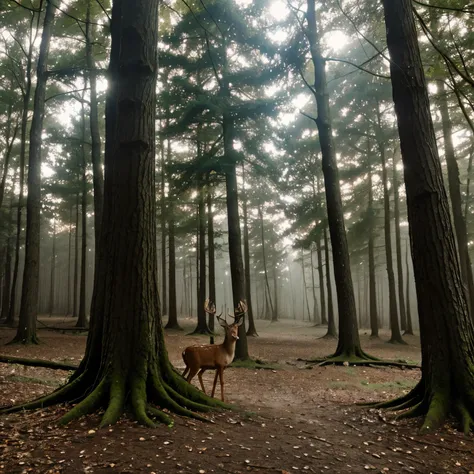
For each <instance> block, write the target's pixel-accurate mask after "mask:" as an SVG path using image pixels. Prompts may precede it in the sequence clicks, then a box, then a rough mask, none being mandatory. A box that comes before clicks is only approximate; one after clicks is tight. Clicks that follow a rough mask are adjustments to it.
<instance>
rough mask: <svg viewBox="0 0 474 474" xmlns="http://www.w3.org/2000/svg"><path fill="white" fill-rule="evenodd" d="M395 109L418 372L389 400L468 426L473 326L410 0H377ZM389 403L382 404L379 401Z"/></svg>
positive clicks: (429, 418)
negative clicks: (417, 323)
mask: <svg viewBox="0 0 474 474" xmlns="http://www.w3.org/2000/svg"><path fill="white" fill-rule="evenodd" d="M383 5H384V8H385V23H386V27H387V44H388V49H389V52H390V57H391V59H392V61H393V62H392V63H391V77H392V87H393V99H394V102H395V112H396V115H397V119H398V130H399V134H400V143H401V149H402V158H403V164H404V165H405V185H406V191H407V208H408V222H409V225H410V239H411V248H412V257H413V268H414V272H415V283H416V290H417V296H418V313H419V318H420V336H421V350H422V378H421V381H420V383H419V384H418V385H417V387H416V388H415V389H413V390H412V391H411V392H410V393H409V394H407V395H406V396H404V397H402V399H399V400H397V401H393V402H390V403H388V405H390V406H396V407H397V408H399V409H400V408H408V407H412V408H411V410H409V412H408V413H405V414H404V416H424V422H423V427H422V430H423V431H428V430H432V429H436V428H437V427H439V426H440V425H441V424H442V423H443V422H444V421H445V419H446V417H447V416H448V415H450V414H453V415H454V416H456V417H457V418H458V420H459V421H460V422H461V425H462V427H463V429H464V431H466V432H467V431H469V430H470V429H471V427H472V424H473V415H474V328H473V324H472V320H471V319H470V317H469V312H468V306H467V302H466V294H465V292H464V290H463V284H462V278H461V271H460V267H459V262H458V258H457V252H456V243H455V238H454V232H453V227H452V224H451V219H450V215H449V203H448V198H447V195H446V190H445V188H444V184H443V175H442V170H441V165H440V160H439V156H438V150H437V147H436V138H435V133H434V129H433V123H432V119H431V115H430V107H429V101H428V93H427V87H426V81H425V76H424V71H423V67H422V63H421V57H420V51H419V47H418V42H417V32H416V27H415V22H414V18H413V12H412V2H411V1H410V0H399V1H398V2H393V1H391V0H383ZM385 406H387V404H385Z"/></svg>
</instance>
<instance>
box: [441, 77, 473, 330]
mask: <svg viewBox="0 0 474 474" xmlns="http://www.w3.org/2000/svg"><path fill="white" fill-rule="evenodd" d="M437 84H438V89H439V96H438V103H439V111H440V113H441V123H442V126H443V139H444V156H445V158H446V165H447V168H448V189H449V197H450V199H451V209H452V211H453V221H454V230H455V234H456V242H457V246H458V252H459V261H460V264H461V275H462V279H463V282H464V285H465V288H466V291H467V295H468V303H469V308H470V313H471V317H472V318H473V321H474V280H473V275H472V265H471V258H470V256H469V248H468V238H467V228H466V219H465V218H464V215H463V212H462V197H461V183H460V181H459V167H458V162H457V160H456V154H455V152H454V145H453V126H452V124H451V118H450V117H449V109H448V98H447V97H446V90H445V87H444V83H443V81H438V82H437Z"/></svg>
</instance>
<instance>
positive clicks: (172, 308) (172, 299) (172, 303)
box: [165, 199, 181, 330]
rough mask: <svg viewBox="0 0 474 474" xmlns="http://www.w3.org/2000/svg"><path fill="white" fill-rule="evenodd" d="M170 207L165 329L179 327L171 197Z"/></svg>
mask: <svg viewBox="0 0 474 474" xmlns="http://www.w3.org/2000/svg"><path fill="white" fill-rule="evenodd" d="M168 202H169V207H170V213H169V220H168V245H169V248H168V255H169V266H168V272H169V275H168V279H169V306H168V322H167V323H166V326H165V329H179V330H180V329H181V327H180V326H179V323H178V309H177V301H176V243H175V224H174V215H173V209H172V205H173V204H172V202H171V199H170V200H169V201H168Z"/></svg>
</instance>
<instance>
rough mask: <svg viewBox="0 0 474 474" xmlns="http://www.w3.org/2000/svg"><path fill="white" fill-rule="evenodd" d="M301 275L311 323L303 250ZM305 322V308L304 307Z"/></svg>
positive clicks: (302, 253) (302, 252)
mask: <svg viewBox="0 0 474 474" xmlns="http://www.w3.org/2000/svg"><path fill="white" fill-rule="evenodd" d="M301 275H302V277H303V278H302V280H303V297H304V302H303V304H304V303H306V311H307V312H308V321H311V312H310V310H309V300H308V284H307V283H306V265H305V263H304V251H303V249H301ZM303 321H304V307H303Z"/></svg>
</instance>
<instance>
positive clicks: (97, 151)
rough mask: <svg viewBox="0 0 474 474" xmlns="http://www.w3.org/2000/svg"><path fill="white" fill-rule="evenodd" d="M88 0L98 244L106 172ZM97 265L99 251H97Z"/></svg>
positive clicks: (95, 218) (88, 57) (95, 225)
mask: <svg viewBox="0 0 474 474" xmlns="http://www.w3.org/2000/svg"><path fill="white" fill-rule="evenodd" d="M92 1H93V0H88V2H87V10H86V27H85V29H86V64H87V69H88V70H89V74H88V75H87V77H88V79H89V84H90V116H89V121H90V129H91V160H92V180H93V186H94V238H95V242H96V245H97V244H98V242H99V234H100V226H101V223H102V209H103V207H104V174H103V172H102V157H101V140H100V129H99V107H98V102H97V77H96V72H95V61H94V55H93V43H94V37H93V25H92V24H91V5H92ZM95 265H97V252H96V253H95Z"/></svg>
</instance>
